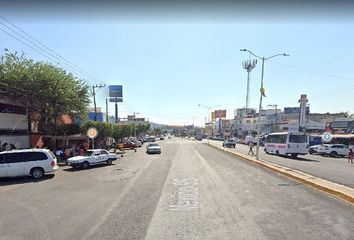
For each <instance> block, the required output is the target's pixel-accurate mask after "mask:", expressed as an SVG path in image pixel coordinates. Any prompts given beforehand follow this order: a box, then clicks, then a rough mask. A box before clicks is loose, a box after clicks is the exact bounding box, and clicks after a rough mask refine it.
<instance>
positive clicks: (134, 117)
mask: <svg viewBox="0 0 354 240" xmlns="http://www.w3.org/2000/svg"><path fill="white" fill-rule="evenodd" d="M135 114H136V115H138V114H140V113H138V112H133V115H134V119H133V121H134V124H133V125H134V137H136V126H135V118H136V117H135Z"/></svg>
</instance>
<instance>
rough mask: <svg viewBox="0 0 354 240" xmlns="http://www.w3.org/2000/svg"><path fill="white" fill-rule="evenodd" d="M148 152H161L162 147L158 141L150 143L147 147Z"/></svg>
mask: <svg viewBox="0 0 354 240" xmlns="http://www.w3.org/2000/svg"><path fill="white" fill-rule="evenodd" d="M146 153H147V154H154V153H157V154H161V147H160V146H159V144H157V143H150V144H149V145H147V147H146Z"/></svg>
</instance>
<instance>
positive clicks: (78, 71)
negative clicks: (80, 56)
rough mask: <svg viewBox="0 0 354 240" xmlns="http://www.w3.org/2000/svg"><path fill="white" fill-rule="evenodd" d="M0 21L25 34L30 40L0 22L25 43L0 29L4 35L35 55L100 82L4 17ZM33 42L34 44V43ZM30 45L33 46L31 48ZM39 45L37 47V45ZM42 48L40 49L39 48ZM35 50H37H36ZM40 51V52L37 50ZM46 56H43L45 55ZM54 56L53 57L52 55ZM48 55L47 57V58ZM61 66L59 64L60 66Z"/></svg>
mask: <svg viewBox="0 0 354 240" xmlns="http://www.w3.org/2000/svg"><path fill="white" fill-rule="evenodd" d="M0 18H1V19H3V21H6V23H8V24H10V25H11V26H12V27H13V28H16V29H17V30H19V31H21V32H22V33H23V34H25V35H26V36H28V37H29V38H30V39H32V40H33V41H32V40H30V39H28V38H27V37H25V36H23V34H21V33H19V32H18V31H16V30H14V29H12V28H11V27H9V26H8V25H6V24H4V23H3V22H1V21H0V24H2V25H3V26H5V27H6V28H7V29H9V30H10V31H11V32H13V33H15V34H16V35H18V36H20V37H21V38H23V39H24V40H25V41H26V42H24V41H22V40H20V39H19V38H17V37H16V36H14V35H13V34H11V33H9V32H8V31H6V30H4V29H3V28H0V30H2V31H3V32H5V33H6V34H8V35H9V36H11V37H12V38H14V39H16V40H17V41H19V42H20V43H22V44H24V45H26V46H27V47H29V48H31V49H32V50H34V51H36V52H37V53H39V54H40V55H42V56H44V57H45V58H47V59H49V60H51V61H53V58H54V59H55V60H54V61H55V62H56V61H59V62H56V63H58V64H60V62H61V63H63V64H64V65H66V66H68V67H69V68H71V69H72V70H74V71H75V72H76V73H79V74H80V75H82V76H84V78H89V79H91V80H92V81H93V82H95V83H100V81H99V80H98V79H97V78H96V77H94V76H92V75H91V74H89V73H87V72H85V71H84V70H82V69H81V68H80V67H78V66H77V65H75V64H73V63H71V62H70V61H69V60H67V59H66V58H64V57H62V56H61V55H60V54H58V53H56V52H55V51H53V50H52V49H50V48H49V47H47V46H46V45H44V44H43V43H41V42H40V41H38V40H37V39H35V38H34V37H32V36H31V35H30V34H28V33H26V32H25V31H24V30H22V29H21V28H20V27H18V26H16V25H15V24H13V23H11V22H10V21H9V20H7V19H5V18H4V17H2V16H0ZM34 41H35V42H34ZM28 42H29V43H31V44H32V45H33V46H34V47H33V46H31V45H30V44H28ZM37 43H38V44H39V45H40V46H39V45H38V44H37ZM41 46H42V47H41ZM43 47H44V48H45V49H47V50H49V51H50V52H48V51H47V50H45V49H44V48H43ZM36 48H37V49H36ZM38 49H40V51H41V52H40V51H39V50H38ZM44 53H45V54H46V55H45V54H44ZM54 54H55V55H54ZM47 55H48V56H47ZM63 60H64V62H63ZM60 65H61V64H60Z"/></svg>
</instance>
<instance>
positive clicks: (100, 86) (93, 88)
mask: <svg viewBox="0 0 354 240" xmlns="http://www.w3.org/2000/svg"><path fill="white" fill-rule="evenodd" d="M103 87H106V84H103V85H102V84H100V85H97V84H96V85H93V86H92V94H93V106H94V108H95V118H94V121H97V106H96V91H95V88H98V89H100V88H103Z"/></svg>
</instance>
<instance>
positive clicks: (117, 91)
mask: <svg viewBox="0 0 354 240" xmlns="http://www.w3.org/2000/svg"><path fill="white" fill-rule="evenodd" d="M109 96H110V97H113V98H121V97H123V86H122V85H109Z"/></svg>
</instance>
